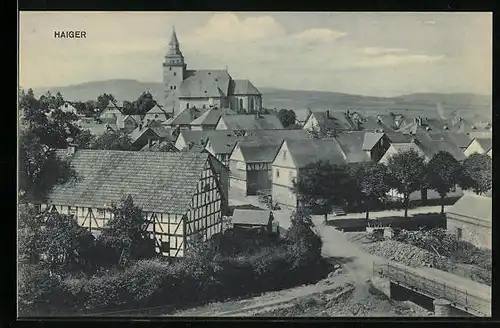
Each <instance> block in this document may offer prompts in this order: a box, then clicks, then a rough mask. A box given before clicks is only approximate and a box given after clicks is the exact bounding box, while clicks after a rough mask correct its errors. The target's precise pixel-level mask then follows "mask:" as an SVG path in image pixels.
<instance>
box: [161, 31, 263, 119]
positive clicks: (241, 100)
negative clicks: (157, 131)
mask: <svg viewBox="0 0 500 328" xmlns="http://www.w3.org/2000/svg"><path fill="white" fill-rule="evenodd" d="M163 85H164V88H165V95H164V96H165V99H164V107H163V109H164V110H165V111H167V112H168V113H171V114H173V115H176V114H177V113H179V112H180V111H181V110H184V109H186V108H196V109H202V110H203V109H209V108H230V109H232V110H234V111H236V112H238V113H241V114H244V113H256V112H258V111H259V110H260V109H261V108H262V94H261V93H260V92H259V90H258V89H257V88H256V87H255V86H254V85H253V84H252V82H250V81H249V80H233V78H232V77H231V76H230V75H229V73H228V71H227V69H222V70H221V69H213V70H188V69H187V64H186V62H185V61H184V56H183V55H182V52H181V50H180V47H179V41H178V40H177V35H176V33H175V29H174V30H173V31H172V37H171V39H170V43H169V48H168V52H167V54H166V56H165V61H164V62H163Z"/></svg>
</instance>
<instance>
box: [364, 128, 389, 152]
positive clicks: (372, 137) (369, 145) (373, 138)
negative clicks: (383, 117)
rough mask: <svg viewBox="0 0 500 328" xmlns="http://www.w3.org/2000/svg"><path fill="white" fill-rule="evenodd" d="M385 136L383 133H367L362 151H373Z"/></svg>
mask: <svg viewBox="0 0 500 328" xmlns="http://www.w3.org/2000/svg"><path fill="white" fill-rule="evenodd" d="M383 136H384V134H383V133H381V132H365V133H364V137H363V146H362V149H363V150H372V149H373V147H375V145H376V144H377V143H378V142H379V141H380V139H382V137H383Z"/></svg>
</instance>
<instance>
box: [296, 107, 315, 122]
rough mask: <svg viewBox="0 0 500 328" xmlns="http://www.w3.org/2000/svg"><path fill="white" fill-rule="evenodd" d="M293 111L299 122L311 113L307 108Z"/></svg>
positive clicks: (303, 120)
mask: <svg viewBox="0 0 500 328" xmlns="http://www.w3.org/2000/svg"><path fill="white" fill-rule="evenodd" d="M293 112H294V113H295V117H296V119H297V121H299V122H305V121H306V120H307V118H308V117H309V115H310V114H311V110H310V109H309V108H305V109H294V110H293Z"/></svg>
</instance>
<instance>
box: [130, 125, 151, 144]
mask: <svg viewBox="0 0 500 328" xmlns="http://www.w3.org/2000/svg"><path fill="white" fill-rule="evenodd" d="M148 131H151V132H153V133H154V134H155V135H156V136H158V134H156V132H155V131H154V130H153V129H152V128H150V127H145V128H142V129H141V127H140V126H138V127H137V128H135V129H134V130H133V131H132V132H130V133H129V137H130V140H131V141H132V143H134V142H136V141H137V140H138V139H139V138H140V137H141V136H142V135H144V134H145V133H146V132H148Z"/></svg>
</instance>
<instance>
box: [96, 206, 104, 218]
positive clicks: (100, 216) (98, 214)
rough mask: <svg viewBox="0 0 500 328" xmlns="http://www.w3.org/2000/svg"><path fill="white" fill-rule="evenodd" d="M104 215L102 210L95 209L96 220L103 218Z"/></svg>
mask: <svg viewBox="0 0 500 328" xmlns="http://www.w3.org/2000/svg"><path fill="white" fill-rule="evenodd" d="M105 214H106V211H105V210H104V209H102V208H99V209H97V217H98V218H103V217H104V216H105Z"/></svg>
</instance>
